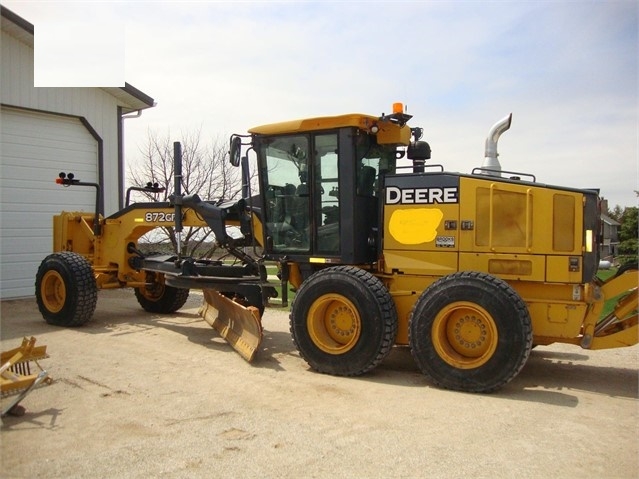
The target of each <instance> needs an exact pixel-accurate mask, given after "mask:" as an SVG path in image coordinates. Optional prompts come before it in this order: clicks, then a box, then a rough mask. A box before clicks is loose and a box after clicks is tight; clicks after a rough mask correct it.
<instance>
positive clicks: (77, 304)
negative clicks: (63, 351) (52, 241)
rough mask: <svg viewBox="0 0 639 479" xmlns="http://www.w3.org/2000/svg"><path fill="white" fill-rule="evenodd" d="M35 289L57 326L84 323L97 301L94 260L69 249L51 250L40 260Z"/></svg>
mask: <svg viewBox="0 0 639 479" xmlns="http://www.w3.org/2000/svg"><path fill="white" fill-rule="evenodd" d="M35 293H36V301H37V303H38V309H39V310H40V313H42V317H43V318H44V319H45V321H46V322H47V323H49V324H55V325H56V326H81V325H82V324H84V323H86V322H87V321H89V320H90V319H91V317H92V316H93V312H94V311H95V306H96V304H97V301H98V288H97V285H96V283H95V277H94V275H93V269H92V268H91V264H90V263H89V262H88V261H87V260H86V259H85V258H84V256H82V255H79V254H77V253H73V252H70V251H63V252H60V253H53V254H50V255H49V256H47V257H46V258H45V259H44V260H43V261H42V263H40V267H39V268H38V272H37V274H36V282H35Z"/></svg>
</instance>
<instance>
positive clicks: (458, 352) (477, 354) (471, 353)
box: [409, 272, 532, 393]
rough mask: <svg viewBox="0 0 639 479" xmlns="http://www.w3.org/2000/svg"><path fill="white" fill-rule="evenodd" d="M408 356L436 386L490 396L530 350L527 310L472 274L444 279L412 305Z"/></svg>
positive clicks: (511, 293) (510, 293) (500, 287)
mask: <svg viewBox="0 0 639 479" xmlns="http://www.w3.org/2000/svg"><path fill="white" fill-rule="evenodd" d="M409 343H410V347H411V353H412V355H413V358H414V359H415V362H416V363H417V365H418V366H419V368H420V370H421V371H422V372H423V373H424V374H425V375H426V376H427V377H428V378H430V380H431V381H432V382H433V383H434V384H436V385H437V386H440V387H443V388H446V389H454V390H458V391H467V392H480V393H487V392H492V391H495V390H497V389H499V388H500V387H502V386H503V385H504V384H506V383H508V382H509V381H510V380H512V379H513V378H514V377H515V376H516V375H517V374H518V373H519V371H521V369H522V368H523V367H524V364H525V363H526V361H527V359H528V356H529V355H530V350H531V349H532V323H531V320H530V315H529V313H528V309H527V308H526V304H525V303H524V302H523V300H522V299H521V297H520V296H519V294H517V292H516V291H515V290H514V289H513V288H512V287H510V285H509V284H508V283H506V282H505V281H503V280H501V279H499V278H496V277H494V276H491V275H488V274H485V273H477V272H459V273H454V274H451V275H449V276H445V277H443V278H441V279H439V280H437V281H436V282H435V283H433V284H432V285H431V286H430V287H429V288H427V289H426V290H425V291H424V292H423V293H422V295H421V296H420V298H419V299H418V300H417V302H416V303H415V306H414V307H413V311H412V313H411V317H410V323H409Z"/></svg>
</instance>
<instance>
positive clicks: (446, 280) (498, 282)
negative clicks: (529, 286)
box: [408, 271, 533, 393]
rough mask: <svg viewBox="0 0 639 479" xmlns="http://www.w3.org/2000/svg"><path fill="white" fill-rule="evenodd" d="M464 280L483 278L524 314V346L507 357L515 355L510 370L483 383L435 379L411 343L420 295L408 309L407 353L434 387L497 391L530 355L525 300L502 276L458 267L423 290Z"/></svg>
mask: <svg viewBox="0 0 639 479" xmlns="http://www.w3.org/2000/svg"><path fill="white" fill-rule="evenodd" d="M465 280H471V281H480V282H484V283H486V284H489V285H491V287H494V288H495V289H496V291H497V292H499V294H503V295H504V297H505V298H507V299H508V301H510V302H511V303H512V305H513V306H514V307H515V308H516V310H517V313H518V317H520V318H527V320H524V321H522V324H521V327H522V333H523V336H524V338H523V343H524V346H523V349H522V351H520V355H519V357H517V358H511V359H515V361H516V362H515V364H513V365H512V366H511V367H512V369H511V370H510V374H508V375H507V376H505V377H503V378H501V380H499V381H494V382H492V383H490V384H485V385H476V386H473V387H469V386H467V385H463V386H462V385H454V384H451V383H450V382H446V381H442V380H440V379H438V378H437V377H434V376H433V375H432V374H431V373H430V372H429V371H428V369H426V368H425V367H424V364H423V362H424V358H423V357H421V352H420V351H417V350H416V349H415V348H414V347H413V335H414V334H415V332H414V331H413V329H414V328H413V324H412V323H413V321H414V314H413V313H415V311H416V310H417V308H419V307H420V304H421V302H422V301H420V300H421V297H420V300H418V301H417V302H416V303H415V305H414V306H413V311H412V312H411V316H410V323H409V328H408V342H409V344H410V345H411V354H412V356H413V359H414V360H415V362H416V363H417V365H418V366H419V368H420V370H421V371H422V373H423V374H424V375H425V376H426V377H427V378H428V380H429V381H430V382H432V383H433V384H434V385H436V386H437V387H441V388H445V389H454V390H460V391H465V392H471V393H491V392H494V391H497V390H498V389H500V388H502V387H503V386H504V385H505V384H507V383H508V382H510V381H512V380H513V379H514V378H515V377H516V376H517V375H518V374H519V372H520V371H521V370H522V368H523V367H524V365H525V364H526V362H527V360H528V357H529V356H530V351H531V349H532V346H533V330H532V322H531V321H530V316H529V312H528V308H527V307H526V303H524V301H523V300H522V299H521V297H520V296H519V294H518V293H517V292H516V291H515V290H514V289H513V288H512V287H511V286H510V285H509V284H508V283H506V282H505V281H504V280H502V279H500V278H497V277H495V276H492V275H490V274H487V273H482V272H477V271H461V272H458V273H453V274H450V275H448V276H444V277H442V278H440V279H438V280H437V281H435V282H434V283H433V284H432V285H430V286H429V287H428V288H427V289H426V290H425V292H426V291H428V292H429V293H432V294H435V293H436V292H438V291H442V290H444V289H448V288H451V287H453V288H454V287H461V286H458V285H457V284H456V283H459V282H460V281H462V282H463V281H465ZM422 297H423V296H422Z"/></svg>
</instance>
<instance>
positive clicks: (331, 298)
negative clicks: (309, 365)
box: [307, 294, 361, 354]
mask: <svg viewBox="0 0 639 479" xmlns="http://www.w3.org/2000/svg"><path fill="white" fill-rule="evenodd" d="M307 326H308V332H309V335H310V337H311V339H312V341H313V343H314V344H315V346H317V347H318V348H319V349H321V350H322V351H324V352H325V353H329V354H344V353H346V352H347V351H350V350H351V349H352V348H353V347H354V346H355V344H357V341H358V340H359V337H360V334H361V319H360V316H359V313H358V312H357V308H356V307H355V305H354V304H353V303H352V302H351V301H350V300H348V299H347V298H345V297H344V296H342V295H339V294H325V295H323V296H320V297H319V298H318V299H317V300H316V301H315V302H314V303H313V304H312V305H311V308H310V309H309V312H308V317H307Z"/></svg>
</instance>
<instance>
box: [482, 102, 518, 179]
mask: <svg viewBox="0 0 639 479" xmlns="http://www.w3.org/2000/svg"><path fill="white" fill-rule="evenodd" d="M512 119H513V114H512V113H511V114H510V115H508V116H507V117H505V118H502V119H501V120H499V121H498V122H497V123H495V124H494V125H493V126H492V127H491V128H490V131H489V132H488V138H486V150H485V153H484V164H483V165H481V167H482V168H485V169H486V170H492V171H484V172H482V174H484V175H492V176H501V173H500V172H501V165H500V164H499V160H498V159H497V157H498V156H499V153H497V142H498V141H499V137H500V136H501V134H502V133H504V132H505V131H507V130H508V129H509V128H510V123H511V121H512Z"/></svg>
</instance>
